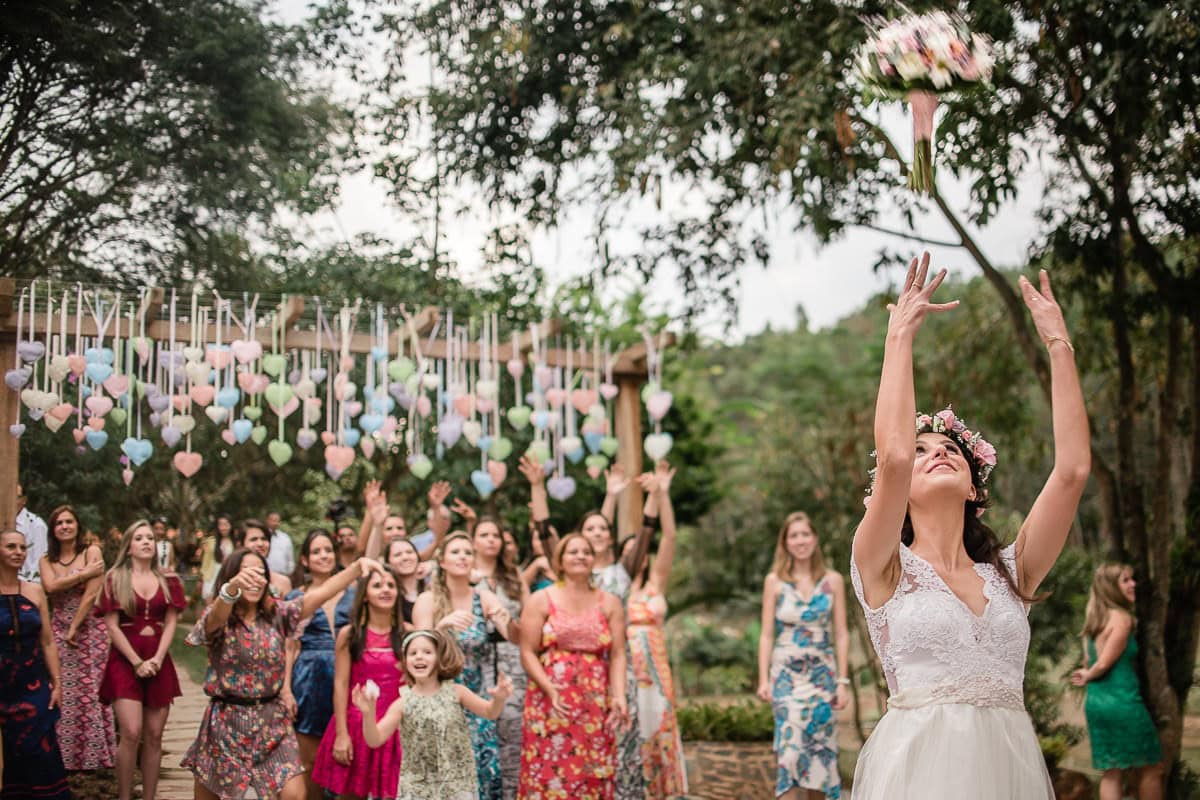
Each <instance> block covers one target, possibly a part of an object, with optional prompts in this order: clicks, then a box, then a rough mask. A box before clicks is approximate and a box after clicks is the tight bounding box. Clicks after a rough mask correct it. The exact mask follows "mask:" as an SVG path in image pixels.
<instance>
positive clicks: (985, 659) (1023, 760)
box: [850, 545, 1054, 800]
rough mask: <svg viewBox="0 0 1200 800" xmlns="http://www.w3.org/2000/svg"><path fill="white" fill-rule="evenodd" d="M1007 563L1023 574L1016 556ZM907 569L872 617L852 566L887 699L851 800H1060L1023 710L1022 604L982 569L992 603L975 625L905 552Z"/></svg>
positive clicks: (1025, 637) (1008, 552)
mask: <svg viewBox="0 0 1200 800" xmlns="http://www.w3.org/2000/svg"><path fill="white" fill-rule="evenodd" d="M1001 557H1002V558H1003V559H1004V562H1005V564H1006V566H1008V568H1009V570H1010V571H1011V572H1012V574H1016V563H1015V556H1014V550H1013V546H1012V545H1010V546H1009V547H1006V548H1004V550H1003V551H1001ZM900 570H901V574H900V582H899V584H898V585H897V586H896V591H895V593H894V594H893V595H892V597H891V598H890V599H889V600H888V601H887V602H886V603H884V604H883V605H881V606H880V607H879V608H876V609H872V608H870V607H868V605H867V602H866V600H865V599H864V597H863V588H862V578H861V577H860V575H859V573H858V567H857V565H855V564H854V563H853V561H852V563H851V564H850V577H851V580H852V581H853V582H854V592H855V594H857V595H858V601H859V603H861V604H862V607H863V610H864V611H865V612H866V616H867V625H868V627H869V629H870V633H871V642H872V643H873V644H874V645H875V652H876V653H878V654H879V659H880V661H881V662H882V663H883V670H884V673H885V674H886V676H887V682H888V689H889V690H890V692H891V698H890V699H889V701H888V710H887V713H886V714H884V715H883V718H882V719H880V720H879V724H878V725H876V726H875V730H874V731H873V732H872V733H871V736H870V738H869V739H868V740H867V743H866V746H865V747H863V749H862V752H861V753H860V754H859V757H858V767H857V768H856V769H855V771H854V786H853V790H852V792H853V795H854V800H885V799H886V800H913V799H915V798H922V800H952V799H953V800H960V798H971V800H1042V799H1043V798H1045V799H1046V800H1053V798H1054V792H1053V790H1052V789H1051V786H1050V776H1049V775H1048V773H1047V772H1046V764H1045V761H1044V760H1043V758H1042V752H1041V748H1040V747H1039V746H1038V741H1037V736H1036V735H1035V734H1034V731H1033V722H1032V721H1031V720H1030V718H1029V714H1028V713H1026V711H1025V704H1024V701H1023V694H1022V683H1023V679H1024V674H1025V656H1026V654H1027V652H1028V650H1029V621H1028V619H1027V618H1026V615H1027V613H1028V611H1027V610H1026V608H1025V606H1024V604H1023V603H1022V602H1021V599H1020V598H1019V597H1018V596H1017V595H1016V594H1015V593H1014V592H1013V591H1012V589H1011V588H1009V586H1008V583H1007V582H1006V581H1005V580H1004V576H1003V575H1001V574H1000V573H999V571H997V570H996V568H995V567H993V566H992V565H990V564H976V565H975V571H976V572H977V573H978V574H979V576H980V577H981V578H983V591H984V596H985V597H986V598H987V600H988V604H987V607H986V608H985V609H984V612H983V614H982V615H981V616H976V615H975V614H974V612H972V611H971V610H970V609H969V608H968V607H967V606H966V604H965V603H963V602H962V600H960V599H959V598H958V596H957V595H955V594H954V592H952V591H951V590H950V587H949V586H947V585H946V583H945V581H943V580H942V579H941V577H940V576H939V575H938V574H937V572H936V571H935V570H934V569H933V567H932V566H930V565H929V563H928V562H927V561H925V560H924V559H922V558H921V557H920V556H918V555H917V554H915V553H913V552H912V551H911V550H910V549H909V548H907V547H905V546H904V545H901V546H900Z"/></svg>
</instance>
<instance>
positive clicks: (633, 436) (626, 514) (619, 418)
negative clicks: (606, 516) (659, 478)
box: [615, 375, 642, 538]
mask: <svg viewBox="0 0 1200 800" xmlns="http://www.w3.org/2000/svg"><path fill="white" fill-rule="evenodd" d="M617 386H618V389H619V390H618V392H617V408H616V426H617V431H616V436H617V441H618V442H620V447H619V448H618V450H617V463H618V464H620V465H621V468H622V469H623V470H625V477H627V478H629V481H630V482H629V486H628V488H626V489H625V491H624V492H623V493H622V494H621V498H620V500H619V503H618V505H617V530H616V532H615V535H616V536H617V537H618V538H619V537H621V536H625V535H627V534H631V533H637V532H638V530H639V529H640V528H641V527H642V487H641V486H640V485H639V484H638V482H637V480H636V479H637V476H638V475H640V474H641V473H642V381H641V379H640V378H637V377H634V376H624V375H623V376H621V377H619V378H618V381H617Z"/></svg>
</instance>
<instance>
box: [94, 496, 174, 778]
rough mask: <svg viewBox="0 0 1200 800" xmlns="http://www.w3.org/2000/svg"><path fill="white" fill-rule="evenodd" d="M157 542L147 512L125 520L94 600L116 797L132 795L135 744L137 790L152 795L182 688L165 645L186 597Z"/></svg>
mask: <svg viewBox="0 0 1200 800" xmlns="http://www.w3.org/2000/svg"><path fill="white" fill-rule="evenodd" d="M157 542H158V540H157V539H156V537H155V535H154V530H153V528H152V527H151V526H150V523H148V522H147V521H146V520H144V519H141V520H138V521H137V522H134V523H133V524H132V525H130V526H129V528H127V529H126V531H125V534H124V536H122V537H121V547H120V549H119V550H118V551H117V557H116V563H114V564H113V567H112V569H110V570H109V571H108V574H107V575H106V576H105V580H104V589H103V590H102V591H101V592H100V599H99V600H98V601H97V603H96V613H97V614H98V615H99V616H100V617H102V618H103V620H104V626H105V627H106V628H107V629H108V638H109V639H110V640H111V642H112V647H111V648H110V649H109V651H108V663H107V664H105V666H104V680H103V681H102V682H101V684H100V699H101V700H102V701H103V702H104V703H107V704H111V705H112V707H113V710H114V712H115V713H116V717H117V727H118V729H119V731H120V744H119V745H118V747H117V794H118V796H119V797H120V798H121V800H130V798H131V797H133V771H134V768H135V767H137V766H138V751H139V749H140V750H141V765H140V766H141V770H142V797H143V798H145V800H154V796H155V792H156V791H157V789H158V774H159V768H160V767H161V766H162V737H163V731H164V730H166V727H167V715H168V714H169V713H170V712H171V703H172V702H174V701H175V698H176V697H179V696H180V695H181V694H183V692H182V691H180V688H179V677H178V676H177V675H176V673H175V664H174V663H173V662H172V661H171V654H170V653H169V652H168V650H167V648H169V647H170V646H171V640H172V639H173V638H174V637H175V625H176V623H177V621H178V619H179V612H180V611H182V610H183V609H184V608H186V607H187V598H186V597H185V596H184V591H183V581H182V580H180V578H179V576H178V575H176V574H174V573H164V572H163V570H162V569H161V568H160V566H159V561H158V557H157V553H158V547H157Z"/></svg>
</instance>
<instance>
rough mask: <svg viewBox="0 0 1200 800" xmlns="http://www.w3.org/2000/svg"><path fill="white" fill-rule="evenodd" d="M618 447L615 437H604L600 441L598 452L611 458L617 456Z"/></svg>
mask: <svg viewBox="0 0 1200 800" xmlns="http://www.w3.org/2000/svg"><path fill="white" fill-rule="evenodd" d="M619 446H620V443H619V442H618V441H617V437H615V436H605V437H604V438H602V439H601V440H600V452H601V453H604V455H606V456H608V457H609V458H612V457H613V456H615V455H616V454H617V448H618V447H619Z"/></svg>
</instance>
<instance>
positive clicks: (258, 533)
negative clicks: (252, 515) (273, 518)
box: [238, 519, 292, 599]
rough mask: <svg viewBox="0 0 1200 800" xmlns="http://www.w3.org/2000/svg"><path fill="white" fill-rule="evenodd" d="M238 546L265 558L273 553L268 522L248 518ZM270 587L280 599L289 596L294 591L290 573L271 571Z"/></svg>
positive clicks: (243, 524) (275, 596)
mask: <svg viewBox="0 0 1200 800" xmlns="http://www.w3.org/2000/svg"><path fill="white" fill-rule="evenodd" d="M238 547H244V548H246V549H247V550H251V551H253V552H255V553H258V554H259V555H260V556H262V557H263V558H266V557H267V556H269V555H270V554H271V534H270V533H268V532H267V526H266V523H264V522H260V521H259V520H257V519H248V520H245V521H243V522H242V537H241V540H240V541H239V542H238ZM269 578H270V580H269V584H268V585H269V587H270V591H271V596H272V597H274V598H276V599H279V598H282V597H287V595H288V593H289V592H291V591H292V578H291V576H290V575H284V574H283V573H282V572H271V573H269Z"/></svg>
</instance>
